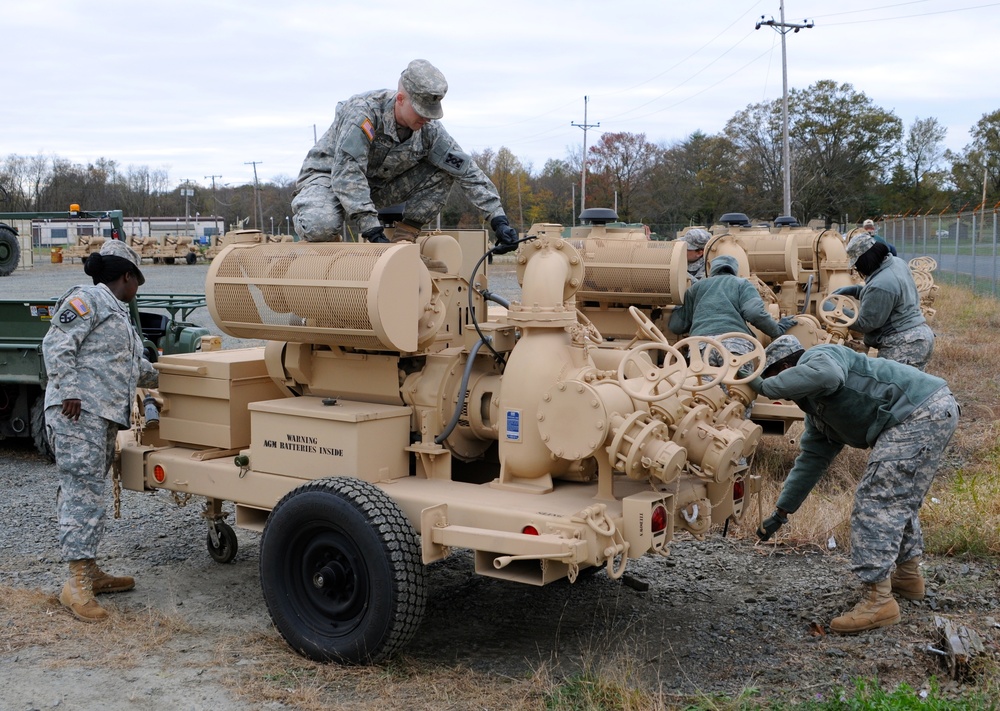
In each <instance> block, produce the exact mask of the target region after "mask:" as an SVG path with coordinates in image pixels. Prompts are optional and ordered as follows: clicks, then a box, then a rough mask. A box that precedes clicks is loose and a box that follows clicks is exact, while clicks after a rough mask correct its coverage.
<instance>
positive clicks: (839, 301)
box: [818, 294, 859, 328]
mask: <svg viewBox="0 0 1000 711" xmlns="http://www.w3.org/2000/svg"><path fill="white" fill-rule="evenodd" d="M858 310H859V306H858V302H857V301H855V300H854V299H853V298H851V297H850V296H848V295H847V294H830V295H829V296H828V297H826V298H825V299H823V300H822V301H821V302H819V311H818V313H819V318H820V321H822V322H823V325H824V326H829V327H832V328H843V327H844V326H853V325H854V322H855V321H857V320H858Z"/></svg>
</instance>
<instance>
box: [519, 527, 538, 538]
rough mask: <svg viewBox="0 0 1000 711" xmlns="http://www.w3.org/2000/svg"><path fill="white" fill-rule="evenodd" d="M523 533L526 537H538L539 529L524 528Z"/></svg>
mask: <svg viewBox="0 0 1000 711" xmlns="http://www.w3.org/2000/svg"><path fill="white" fill-rule="evenodd" d="M521 533H523V534H524V535H526V536H537V535H538V529H537V528H535V527H534V526H525V527H524V528H522V529H521Z"/></svg>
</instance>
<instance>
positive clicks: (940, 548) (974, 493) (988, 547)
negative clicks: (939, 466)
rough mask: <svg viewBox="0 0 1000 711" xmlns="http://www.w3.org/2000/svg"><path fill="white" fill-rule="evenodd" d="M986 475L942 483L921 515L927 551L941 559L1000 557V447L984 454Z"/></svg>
mask: <svg viewBox="0 0 1000 711" xmlns="http://www.w3.org/2000/svg"><path fill="white" fill-rule="evenodd" d="M983 460H984V462H988V463H991V464H992V467H989V468H988V469H987V470H986V471H977V472H973V473H969V472H964V471H959V472H956V473H955V474H954V475H952V476H950V477H947V478H945V479H942V480H939V481H938V482H936V483H935V485H934V486H933V487H932V488H931V493H930V495H929V496H928V497H927V501H926V502H925V503H924V507H923V509H921V512H920V520H921V523H922V525H923V529H924V549H925V550H926V551H927V552H928V553H936V554H941V555H960V554H969V555H973V556H988V555H1000V477H998V476H997V474H996V473H995V472H996V471H997V462H998V461H1000V446H998V445H996V444H995V445H994V446H993V448H992V449H991V450H989V451H988V452H986V453H985V455H984V457H983Z"/></svg>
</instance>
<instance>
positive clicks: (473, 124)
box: [0, 0, 1000, 186]
mask: <svg viewBox="0 0 1000 711" xmlns="http://www.w3.org/2000/svg"><path fill="white" fill-rule="evenodd" d="M762 15H763V16H764V18H765V19H771V18H773V19H774V20H779V19H780V5H779V2H778V0H767V1H761V2H754V1H753V0H705V1H703V2H681V1H680V0H671V1H668V0H611V1H609V0H502V1H501V2H483V1H477V0H424V2H421V3H417V2H399V1H395V0H364V1H361V0H282V1H278V0H197V1H195V0H171V1H170V2H163V1H162V0H144V1H141V2H136V0H123V1H119V0H86V1H84V0H80V1H77V0H29V1H25V2H20V1H15V0H6V2H4V3H3V9H2V11H0V27H2V28H3V33H2V37H3V40H2V47H3V58H4V59H3V64H4V68H3V72H2V74H3V79H2V81H0V156H6V155H8V154H11V153H14V154H19V155H29V156H30V155H37V154H43V155H47V156H53V155H54V156H59V157H61V158H66V159H69V160H71V161H73V162H75V163H81V164H86V163H88V162H92V161H94V160H96V159H97V158H100V157H104V158H109V159H113V160H115V161H117V162H118V164H119V166H121V167H122V168H127V167H128V166H130V165H134V166H141V165H145V166H148V167H150V168H153V169H166V170H167V171H168V172H169V175H170V179H171V183H172V184H177V183H179V182H181V181H182V180H185V179H187V180H190V181H192V182H195V183H199V184H201V185H204V186H208V185H210V184H211V178H210V177H209V176H212V175H215V176H221V177H216V181H217V182H221V183H228V184H232V185H237V184H243V183H248V182H252V181H253V167H252V166H251V165H248V164H247V163H248V162H250V161H258V165H257V170H258V175H259V177H260V179H261V180H262V181H265V180H271V179H272V178H274V177H276V176H286V177H291V178H294V176H295V175H296V174H297V173H298V169H299V166H300V164H301V162H302V158H303V157H304V156H305V153H306V151H307V150H308V149H309V147H310V146H311V145H312V143H313V135H314V127H315V131H316V132H317V133H318V134H322V133H323V131H324V130H325V129H326V128H327V127H328V126H329V124H330V123H331V122H332V120H333V115H334V109H335V107H336V104H337V102H338V101H340V100H342V99H345V98H347V97H348V96H350V95H352V94H356V93H359V92H362V91H367V90H370V89H378V88H384V87H395V85H396V81H397V79H398V78H399V73H400V71H402V69H403V68H404V67H405V66H406V64H407V63H408V62H409V61H410V60H411V59H414V58H416V57H423V58H426V59H428V60H430V61H431V62H433V63H434V64H435V65H436V66H437V67H438V68H439V69H440V70H441V71H442V72H443V73H444V74H445V76H446V77H447V79H448V83H449V87H450V88H449V91H448V96H447V97H446V99H445V101H444V110H445V116H444V119H443V123H444V125H445V126H446V127H447V128H448V131H449V132H450V133H451V134H452V136H454V137H455V139H456V140H457V141H458V142H459V143H460V144H461V145H462V147H463V148H464V149H465V150H466V151H468V152H472V151H480V150H483V149H485V148H492V149H494V150H497V149H499V148H500V147H502V146H506V147H507V148H509V149H510V150H511V151H513V153H514V154H515V155H516V156H517V157H518V158H520V159H522V160H523V161H526V162H529V163H531V164H532V165H533V168H534V170H535V171H536V172H537V171H540V170H541V168H542V167H543V166H544V164H545V161H546V160H547V159H549V158H565V157H566V156H567V155H568V154H569V152H570V151H571V150H573V149H575V150H576V151H577V152H579V150H580V147H581V146H582V143H583V138H584V133H583V130H582V129H581V128H579V127H576V126H573V125H572V124H573V123H577V124H583V123H584V96H588V97H589V103H588V109H587V115H586V123H588V124H598V123H599V124H600V126H599V127H596V126H595V127H593V128H591V129H590V130H589V131H588V132H587V143H588V145H593V143H594V141H596V139H597V138H598V137H599V135H600V134H601V133H603V132H619V131H627V132H631V133H644V134H645V135H646V138H647V139H648V140H650V141H652V142H654V143H665V144H671V143H674V142H677V141H680V140H683V139H685V138H686V137H687V136H689V135H690V134H691V133H692V132H694V131H696V130H702V131H704V132H705V133H709V134H712V133H717V132H719V131H721V130H722V129H723V127H724V126H725V123H726V121H727V120H728V119H729V118H731V117H732V116H733V114H734V113H736V112H737V111H739V110H741V109H743V108H745V107H746V106H748V105H749V104H752V103H757V102H760V101H765V100H772V99H777V98H780V97H781V37H780V35H779V34H778V33H777V32H776V31H775V30H773V29H771V28H769V27H762V28H761V29H760V30H755V29H754V26H755V24H756V23H757V22H758V21H759V20H760V19H761V16H762ZM806 18H808V19H809V20H812V21H813V22H815V27H813V28H812V29H804V30H802V31H801V32H798V33H797V34H796V33H790V34H788V35H787V55H788V85H789V88H790V89H796V88H800V89H801V88H806V87H808V86H809V85H810V84H812V83H814V82H816V81H817V80H820V79H831V80H834V81H837V82H841V83H843V82H847V83H850V84H853V85H854V88H855V89H856V90H858V91H862V92H864V93H865V94H867V95H868V97H869V98H870V99H871V100H872V101H873V102H874V103H875V104H876V105H878V106H880V107H882V108H884V109H887V110H891V111H893V112H895V114H896V115H897V116H898V117H899V118H900V119H902V121H903V123H904V126H907V127H908V126H909V125H910V124H911V123H912V122H913V120H914V119H915V118H917V117H919V118H927V117H930V116H933V117H936V118H937V119H938V120H939V121H941V123H942V124H943V125H944V126H945V127H947V129H948V137H947V139H946V143H947V146H948V147H949V148H952V149H955V150H959V149H961V148H962V147H963V146H965V145H966V143H968V141H969V129H970V128H971V127H972V126H973V125H974V124H975V123H976V121H978V120H979V119H980V118H981V117H982V115H983V114H985V113H988V112H992V111H995V110H997V109H1000V81H998V73H1000V70H998V68H997V62H996V58H995V50H994V47H995V42H996V37H997V36H998V31H1000V2H988V1H986V0H917V1H910V2H901V1H899V0H874V1H872V0H840V1H839V2H831V0H787V2H786V6H785V21H786V22H789V23H792V22H794V23H803V21H804V20H805V19H806Z"/></svg>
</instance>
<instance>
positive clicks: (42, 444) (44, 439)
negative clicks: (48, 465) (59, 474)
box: [31, 393, 56, 462]
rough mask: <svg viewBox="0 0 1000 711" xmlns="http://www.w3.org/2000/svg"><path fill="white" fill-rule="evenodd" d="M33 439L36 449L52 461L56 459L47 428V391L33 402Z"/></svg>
mask: <svg viewBox="0 0 1000 711" xmlns="http://www.w3.org/2000/svg"><path fill="white" fill-rule="evenodd" d="M31 440H32V441H33V442H34V443H35V449H37V450H38V453H39V454H41V455H42V456H43V457H45V458H46V459H48V460H49V461H50V462H54V461H55V460H56V455H55V452H53V451H52V445H51V444H50V443H49V433H48V430H46V429H45V393H42V394H41V395H39V396H38V397H36V398H35V401H34V402H33V403H31Z"/></svg>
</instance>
